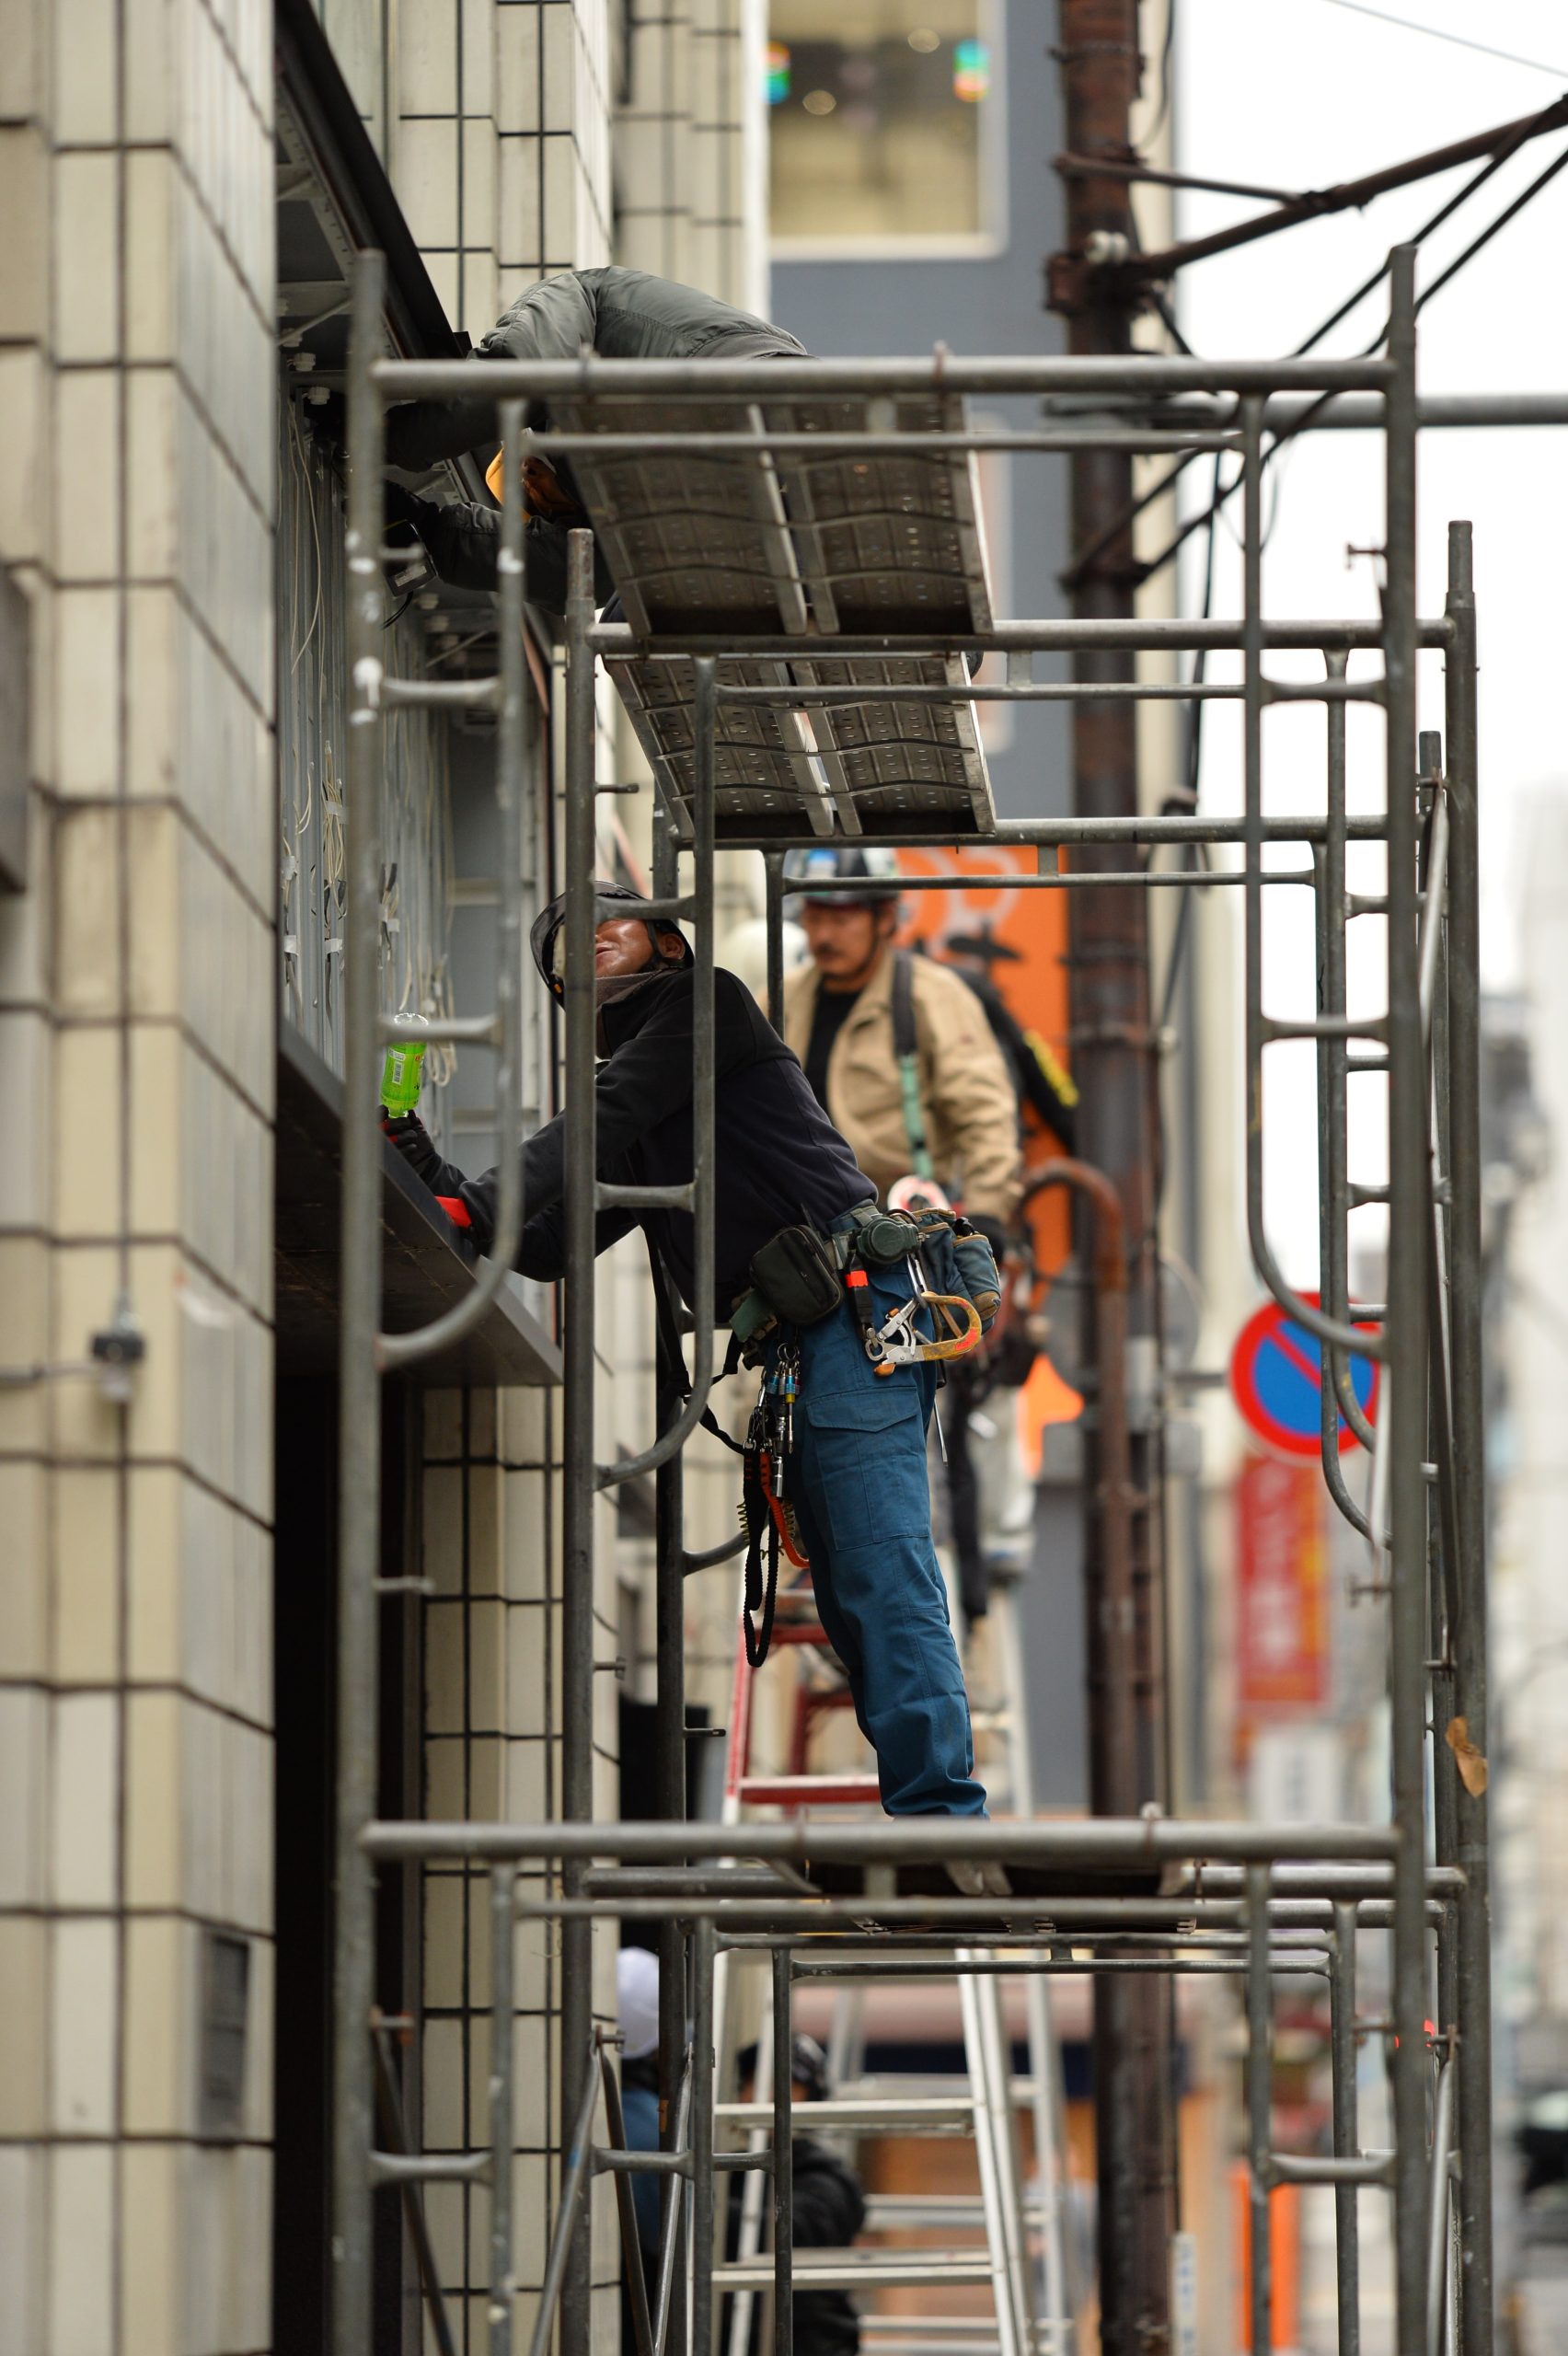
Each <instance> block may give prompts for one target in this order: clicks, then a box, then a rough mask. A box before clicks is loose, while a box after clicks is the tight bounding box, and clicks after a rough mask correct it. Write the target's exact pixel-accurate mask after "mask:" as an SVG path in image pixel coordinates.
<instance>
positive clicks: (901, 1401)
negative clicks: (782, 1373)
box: [801, 1368, 921, 1432]
mask: <svg viewBox="0 0 1568 2356" xmlns="http://www.w3.org/2000/svg"><path fill="white" fill-rule="evenodd" d="M920 1406H921V1403H920V1393H919V1390H918V1388H917V1379H916V1377H915V1376H913V1375H912V1374H911V1373H910V1372H909V1371H908V1370H907V1369H904V1368H900V1369H899V1370H898V1372H897V1373H895V1374H889V1375H884V1376H882V1377H881V1378H880V1379H879V1378H878V1377H876V1376H872V1378H871V1380H870V1381H868V1382H863V1383H857V1384H856V1386H855V1388H854V1389H853V1390H852V1391H818V1392H813V1391H810V1390H807V1391H805V1392H802V1394H801V1415H802V1416H803V1417H804V1419H805V1421H806V1422H807V1423H808V1424H810V1426H812V1429H813V1431H831V1432H885V1431H890V1430H891V1429H892V1427H893V1426H894V1424H900V1423H902V1422H903V1421H904V1419H905V1416H908V1415H919V1414H920Z"/></svg>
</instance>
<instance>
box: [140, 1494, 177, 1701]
mask: <svg viewBox="0 0 1568 2356" xmlns="http://www.w3.org/2000/svg"><path fill="white" fill-rule="evenodd" d="M126 1477H127V1480H128V1482H129V1505H128V1509H127V1529H128V1540H127V1544H128V1553H129V1571H128V1577H127V1611H126V1657H127V1668H128V1671H129V1674H130V1676H131V1678H132V1679H133V1681H137V1682H142V1683H152V1682H158V1683H164V1684H169V1683H173V1682H175V1681H176V1680H179V1677H180V1675H181V1671H182V1668H183V1646H182V1640H181V1632H182V1623H181V1599H182V1590H183V1577H182V1571H183V1559H182V1552H181V1542H182V1540H181V1524H180V1493H181V1489H182V1487H183V1485H184V1484H183V1478H182V1476H181V1474H180V1473H179V1472H177V1471H175V1470H174V1468H173V1467H172V1466H169V1465H163V1464H144V1465H134V1466H133V1467H132V1469H131V1471H130V1472H129V1473H128V1475H127V1476H126Z"/></svg>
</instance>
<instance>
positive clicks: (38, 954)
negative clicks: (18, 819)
mask: <svg viewBox="0 0 1568 2356" xmlns="http://www.w3.org/2000/svg"><path fill="white" fill-rule="evenodd" d="M5 403H6V395H5V371H4V365H3V364H0V412H3V411H4V409H5ZM4 540H5V532H4V525H0V546H3V545H4ZM53 834H54V825H53V824H52V823H51V819H50V818H49V817H47V816H46V814H45V811H44V805H43V802H42V799H41V797H40V795H39V794H37V793H34V794H33V795H31V797H30V799H29V811H28V845H27V861H28V874H29V877H30V878H31V883H30V885H29V889H28V890H27V891H26V892H7V893H6V894H4V895H0V1006H40V1005H42V1004H43V1003H44V1001H45V999H46V998H47V997H48V995H49V989H48V984H47V981H46V978H45V962H46V953H47V949H48V944H49V917H50V913H51V910H52V901H53V892H52V888H51V883H52V867H53V861H52V856H51V853H52V837H53Z"/></svg>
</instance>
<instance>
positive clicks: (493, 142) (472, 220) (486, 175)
mask: <svg viewBox="0 0 1568 2356" xmlns="http://www.w3.org/2000/svg"><path fill="white" fill-rule="evenodd" d="M462 142H463V148H462V152H463V218H462V238H461V242H462V243H463V244H464V245H465V246H479V247H484V248H488V249H490V250H491V251H493V250H494V248H495V241H496V203H497V193H498V191H497V172H498V167H499V162H500V157H499V154H498V145H499V143H498V141H497V139H496V132H495V125H494V123H493V122H490V121H488V120H486V119H481V120H479V121H466V122H465V123H464V124H463V129H462ZM494 320H495V314H494V312H493V311H492V312H491V313H490V317H489V318H487V319H486V320H485V322H484V325H483V327H482V328H481V329H479V333H480V334H481V335H483V334H487V333H488V332H489V330H490V327H491V326H492V325H493V324H494Z"/></svg>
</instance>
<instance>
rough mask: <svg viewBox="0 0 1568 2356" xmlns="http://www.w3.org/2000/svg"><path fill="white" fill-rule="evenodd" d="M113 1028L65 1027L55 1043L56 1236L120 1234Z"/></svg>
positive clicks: (117, 1038)
mask: <svg viewBox="0 0 1568 2356" xmlns="http://www.w3.org/2000/svg"><path fill="white" fill-rule="evenodd" d="M121 1037H122V1034H121V1029H120V1026H119V1024H118V1023H115V1024H109V1023H103V1024H98V1023H93V1024H86V1025H76V1024H72V1025H70V1026H68V1027H67V1028H65V1029H63V1030H61V1031H59V1032H57V1033H56V1034H55V1041H54V1080H55V1085H54V1122H53V1127H54V1185H53V1205H52V1208H53V1215H54V1218H53V1223H54V1230H55V1232H56V1234H58V1235H63V1236H71V1237H78V1236H89V1237H91V1236H106V1235H115V1234H118V1233H119V1232H120V1230H121V1224H122V1219H123V1211H122V1207H121V1134H120V1103H121V1089H120V1055H121Z"/></svg>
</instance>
